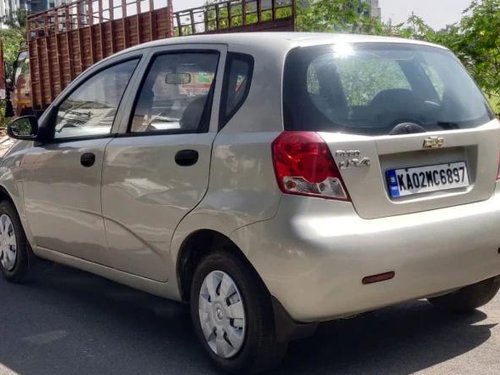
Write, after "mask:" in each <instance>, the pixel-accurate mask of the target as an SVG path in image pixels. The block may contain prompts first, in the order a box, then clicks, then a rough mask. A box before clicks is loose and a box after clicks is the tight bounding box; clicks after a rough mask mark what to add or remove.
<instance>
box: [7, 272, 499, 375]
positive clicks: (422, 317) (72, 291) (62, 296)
mask: <svg viewBox="0 0 500 375" xmlns="http://www.w3.org/2000/svg"><path fill="white" fill-rule="evenodd" d="M33 279H34V280H33V281H32V282H30V283H28V284H26V285H11V284H7V283H6V282H4V281H3V280H2V281H0V301H1V305H0V374H3V373H2V365H3V366H4V367H7V368H8V369H11V370H12V371H14V372H17V373H19V374H22V375H35V374H36V375H42V374H51V375H59V374H123V375H125V374H139V373H140V374H181V373H182V374H183V375H185V374H210V373H215V372H214V370H213V368H212V367H211V366H210V363H209V362H208V361H207V359H206V358H205V355H204V353H203V352H202V350H201V348H200V346H199V345H198V344H197V342H196V340H195V337H194V335H193V334H192V332H191V325H190V322H189V316H188V311H187V309H186V307H184V306H182V305H180V304H177V303H173V302H170V301H167V300H163V299H161V298H157V297H154V296H150V295H148V294H145V293H142V292H138V291H135V290H132V289H129V288H127V287H124V286H121V285H118V284H115V283H113V282H111V281H107V280H105V279H102V278H100V277H97V276H93V275H90V274H87V273H84V272H80V271H76V270H72V269H69V268H66V267H63V266H58V265H52V264H43V265H42V266H41V267H39V268H38V270H37V272H36V274H35V276H34V278H33ZM484 319H486V315H485V314H484V313H482V312H477V313H475V314H473V315H472V316H467V317H463V316H452V317H450V316H447V315H443V314H440V313H439V312H438V311H436V310H434V309H433V308H432V307H430V306H429V305H428V304H427V303H426V302H425V301H416V302H412V303H407V304H403V305H400V306H396V307H391V308H386V309H383V310H380V311H377V312H374V313H369V314H366V315H363V316H360V317H357V318H353V319H350V320H340V321H336V322H332V323H328V324H324V325H322V326H321V327H320V328H319V330H318V332H317V333H316V335H315V336H313V337H311V338H309V339H306V340H302V341H296V342H293V343H291V344H290V347H289V351H288V355H287V357H286V358H285V361H284V363H283V366H282V367H281V368H280V369H279V370H278V371H276V372H275V374H366V373H391V374H408V373H412V372H415V371H418V370H423V369H426V368H428V367H431V366H433V365H436V364H439V363H441V362H443V361H446V360H448V359H450V358H453V357H455V356H458V355H461V354H463V353H465V352H468V351H470V350H472V349H474V348H475V347H477V346H479V345H481V344H482V343H484V342H485V341H486V340H488V338H489V337H490V335H491V328H492V327H493V325H487V324H477V323H479V322H481V321H483V320H484Z"/></svg>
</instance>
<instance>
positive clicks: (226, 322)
mask: <svg viewBox="0 0 500 375" xmlns="http://www.w3.org/2000/svg"><path fill="white" fill-rule="evenodd" d="M190 302H191V318H192V321H193V326H194V331H195V333H196V335H197V336H198V338H199V340H200V341H201V343H202V345H203V347H204V348H205V351H206V352H207V353H208V355H209V356H210V358H211V359H212V361H213V362H214V363H215V364H216V365H217V366H218V367H219V369H221V370H223V371H225V372H229V373H238V374H241V373H245V374H250V373H258V372H262V371H265V370H268V369H271V368H273V367H275V366H276V365H278V364H279V363H280V362H281V359H282V358H283V356H284V354H285V352H286V348H287V343H278V342H277V340H276V332H275V325H274V315H273V309H272V303H271V296H270V295H269V293H268V291H267V290H266V288H265V286H264V285H263V283H262V281H261V280H260V278H259V277H258V276H257V275H256V274H255V271H254V270H253V269H252V268H251V267H250V266H249V265H248V264H247V263H246V262H245V261H243V260H241V259H240V257H239V256H238V255H235V254H234V252H232V251H231V250H221V251H217V252H214V253H211V254H210V255H208V256H206V257H205V258H203V259H202V260H201V261H200V263H199V264H198V266H197V268H196V271H195V273H194V277H193V282H192V284H191V294H190Z"/></svg>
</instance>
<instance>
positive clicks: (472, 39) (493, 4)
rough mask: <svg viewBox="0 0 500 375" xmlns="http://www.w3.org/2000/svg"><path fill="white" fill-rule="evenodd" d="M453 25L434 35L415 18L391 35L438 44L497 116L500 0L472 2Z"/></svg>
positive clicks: (499, 65) (498, 99)
mask: <svg viewBox="0 0 500 375" xmlns="http://www.w3.org/2000/svg"><path fill="white" fill-rule="evenodd" d="M463 14H464V16H463V18H462V19H461V20H460V21H459V22H458V23H456V24H454V25H450V26H448V27H446V28H445V29H443V30H439V31H435V30H433V29H432V28H431V27H430V26H428V25H426V24H425V22H424V21H423V20H422V19H421V18H420V17H418V16H416V15H412V16H411V17H410V18H409V19H408V21H407V22H406V24H402V25H397V26H395V27H393V28H390V34H392V35H398V36H402V37H405V38H412V39H419V40H425V41H428V42H431V43H436V44H441V45H443V46H446V47H448V48H449V49H450V50H452V51H453V52H454V53H455V55H457V56H458V58H459V59H460V60H461V62H462V63H463V64H464V66H465V67H466V68H467V70H468V71H469V72H470V73H471V75H472V76H473V77H474V79H475V80H476V82H477V83H478V85H479V86H480V87H481V88H482V89H483V91H484V92H485V93H486V94H487V96H488V97H489V98H490V100H491V102H492V104H493V106H494V109H495V110H496V112H497V113H500V0H482V1H478V0H476V1H473V2H472V4H471V6H470V7H469V8H468V9H466V10H465V11H464V13H463Z"/></svg>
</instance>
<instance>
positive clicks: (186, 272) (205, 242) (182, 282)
mask: <svg viewBox="0 0 500 375" xmlns="http://www.w3.org/2000/svg"><path fill="white" fill-rule="evenodd" d="M221 248H224V249H229V250H231V251H232V252H234V253H235V254H237V256H238V257H239V258H240V259H241V260H242V261H243V262H245V263H246V265H247V266H248V267H250V268H251V269H252V271H253V272H254V273H255V275H256V276H257V277H258V278H259V280H260V281H261V283H262V285H263V286H264V288H265V289H266V291H267V292H268V293H269V290H268V289H267V287H266V285H265V283H264V281H263V280H262V278H261V277H260V275H259V274H258V272H257V270H256V269H255V268H254V267H253V265H252V264H251V263H250V261H249V260H248V258H247V257H246V255H245V254H244V252H243V251H242V250H241V249H240V248H239V247H238V245H236V244H235V243H234V242H233V241H232V240H231V239H230V238H229V237H228V236H226V235H224V234H222V233H221V232H218V231H216V230H213V229H198V230H196V231H194V232H192V233H191V234H190V235H189V236H187V237H186V239H185V240H184V241H183V242H182V244H181V246H180V249H179V252H178V256H177V263H176V275H177V283H178V286H179V293H180V297H181V299H182V301H189V294H190V287H191V282H192V279H193V275H194V270H195V268H196V266H197V265H198V264H199V262H200V261H201V260H202V259H203V258H204V257H205V256H207V255H208V254H211V253H212V252H214V251H216V250H217V249H221Z"/></svg>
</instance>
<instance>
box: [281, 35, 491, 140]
mask: <svg viewBox="0 0 500 375" xmlns="http://www.w3.org/2000/svg"><path fill="white" fill-rule="evenodd" d="M283 99H284V122H285V129H287V130H306V131H307V130H309V131H330V132H343V133H352V134H361V135H383V134H401V133H411V132H423V131H438V130H450V129H464V128H472V127H476V126H479V125H482V124H484V123H486V122H488V121H489V120H491V119H493V118H494V116H493V113H492V111H491V109H490V108H489V106H488V104H487V101H486V100H485V98H484V96H483V95H482V93H481V91H480V90H479V89H478V88H477V86H476V84H475V83H474V81H473V80H472V79H471V78H470V76H469V75H468V74H467V72H466V71H465V69H464V68H463V66H462V65H461V64H460V62H459V61H458V60H457V59H456V58H455V57H454V55H453V54H452V53H451V52H449V51H447V50H444V49H441V48H438V47H430V46H421V45H412V44H397V43H393V44H391V43H369V44H368V43H363V44H349V43H337V44H334V45H327V46H315V47H302V48H296V49H294V50H292V51H291V52H290V53H289V55H288V57H287V60H286V64H285V75H284V84H283Z"/></svg>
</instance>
